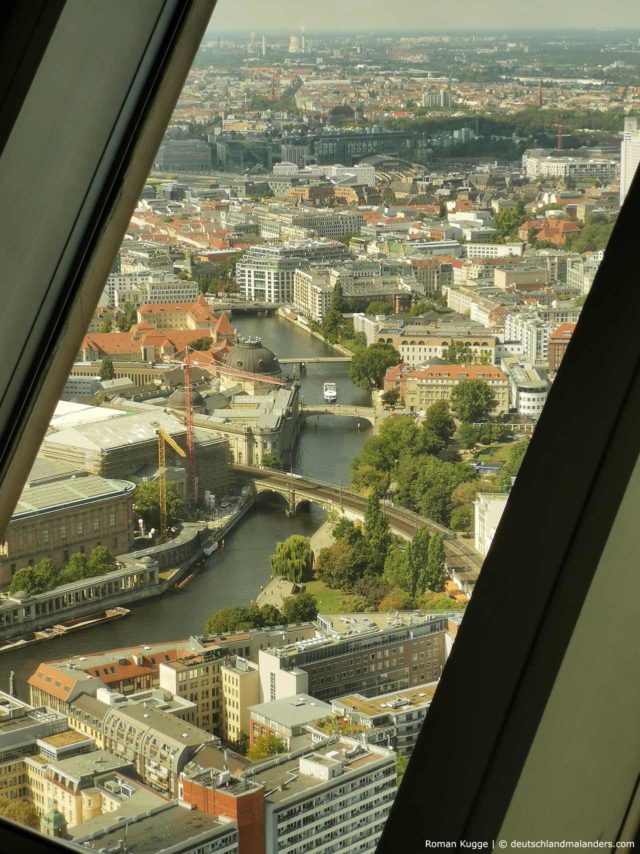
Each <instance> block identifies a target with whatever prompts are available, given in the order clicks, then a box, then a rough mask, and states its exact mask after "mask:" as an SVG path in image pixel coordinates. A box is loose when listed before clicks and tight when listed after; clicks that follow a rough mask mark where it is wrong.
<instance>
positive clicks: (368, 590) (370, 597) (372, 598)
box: [351, 575, 389, 611]
mask: <svg viewBox="0 0 640 854" xmlns="http://www.w3.org/2000/svg"><path fill="white" fill-rule="evenodd" d="M351 590H352V592H353V593H354V594H355V595H356V596H361V597H362V598H363V599H364V601H365V603H366V606H367V611H377V610H378V606H379V605H380V602H382V600H383V599H384V597H385V596H386V595H387V594H388V593H389V585H388V584H386V583H385V582H384V581H383V580H382V578H376V576H371V575H365V576H364V577H363V578H359V579H358V580H357V581H356V582H355V584H354V585H353V587H352V588H351Z"/></svg>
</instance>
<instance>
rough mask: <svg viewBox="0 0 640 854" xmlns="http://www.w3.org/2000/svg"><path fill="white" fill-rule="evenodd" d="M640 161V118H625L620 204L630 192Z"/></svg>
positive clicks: (621, 156)
mask: <svg viewBox="0 0 640 854" xmlns="http://www.w3.org/2000/svg"><path fill="white" fill-rule="evenodd" d="M639 163H640V119H625V120H624V134H623V136H622V150H621V152H620V204H622V203H623V202H624V200H625V198H626V196H627V193H628V192H629V187H630V186H631V182H632V181H633V176H634V175H635V174H636V169H637V168H638V164H639Z"/></svg>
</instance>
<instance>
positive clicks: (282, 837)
mask: <svg viewBox="0 0 640 854" xmlns="http://www.w3.org/2000/svg"><path fill="white" fill-rule="evenodd" d="M225 764H227V763H225ZM395 794H396V758H395V754H394V753H393V751H390V750H387V749H385V748H383V747H379V746H372V745H363V744H361V743H359V742H356V741H354V740H353V739H349V738H344V737H343V738H340V739H332V740H331V739H325V740H324V742H322V743H319V744H318V745H316V746H315V747H307V748H305V749H304V750H300V751H297V752H295V753H293V754H289V756H288V757H282V756H281V757H273V758H272V759H268V760H265V761H262V762H259V763H254V764H252V765H249V766H246V767H244V768H243V769H242V770H241V772H240V773H238V772H237V771H236V772H234V771H231V770H228V769H227V768H226V767H224V765H223V760H222V757H220V759H219V760H218V767H215V766H213V765H211V764H209V765H208V766H204V767H203V764H201V760H200V757H199V756H196V758H195V760H194V761H192V762H191V763H190V764H189V765H187V766H186V767H185V769H184V771H183V772H182V774H181V779H180V798H181V799H182V800H183V801H184V802H186V803H189V804H193V805H194V806H196V808H197V809H198V810H199V811H200V812H202V813H205V814H208V815H216V816H221V815H222V816H226V817H227V818H228V819H230V820H232V821H236V822H237V825H238V852H239V854H305V852H311V851H313V852H320V854H334V852H338V851H341V852H342V851H344V852H347V854H356V852H358V854H364V852H369V853H370V854H373V852H374V851H375V847H376V843H377V841H378V839H379V838H380V834H381V831H382V827H383V825H384V822H385V821H386V818H387V815H388V813H389V809H390V807H391V803H392V802H393V799H394V797H395Z"/></svg>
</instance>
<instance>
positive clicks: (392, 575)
mask: <svg viewBox="0 0 640 854" xmlns="http://www.w3.org/2000/svg"><path fill="white" fill-rule="evenodd" d="M382 580H383V581H384V582H385V583H386V584H388V585H389V587H390V588H391V589H392V590H394V589H397V588H399V589H400V590H404V591H405V593H409V594H411V590H412V584H411V573H410V571H409V556H408V554H407V550H406V549H400V548H395V549H391V551H390V552H389V554H388V555H387V557H386V559H385V562H384V569H383V570H382Z"/></svg>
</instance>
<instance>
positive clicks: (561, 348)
mask: <svg viewBox="0 0 640 854" xmlns="http://www.w3.org/2000/svg"><path fill="white" fill-rule="evenodd" d="M575 328H576V324H575V323H561V324H560V326H558V328H557V329H555V330H554V331H553V332H552V333H551V335H550V336H549V370H550V371H557V370H558V368H559V367H560V362H561V361H562V359H563V358H564V354H565V353H566V351H567V347H568V346H569V341H571V338H572V336H573V333H574V332H575Z"/></svg>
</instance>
